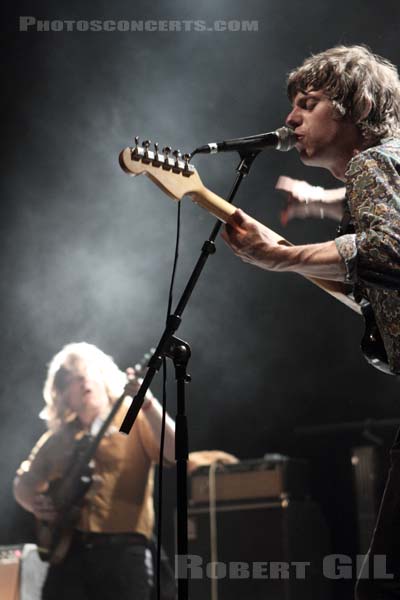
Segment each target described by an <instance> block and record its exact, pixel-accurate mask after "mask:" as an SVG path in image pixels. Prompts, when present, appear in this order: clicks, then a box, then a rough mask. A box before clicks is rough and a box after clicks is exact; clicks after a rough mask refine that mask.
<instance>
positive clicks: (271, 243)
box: [221, 209, 285, 271]
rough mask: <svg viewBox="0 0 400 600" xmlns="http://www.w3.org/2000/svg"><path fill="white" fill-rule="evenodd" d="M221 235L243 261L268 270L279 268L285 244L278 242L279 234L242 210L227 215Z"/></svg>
mask: <svg viewBox="0 0 400 600" xmlns="http://www.w3.org/2000/svg"><path fill="white" fill-rule="evenodd" d="M221 236H222V238H223V239H224V240H225V242H226V243H227V244H228V246H230V247H231V248H232V250H233V251H234V253H235V254H236V255H237V256H239V258H241V259H242V260H243V261H244V262H248V263H251V264H253V265H255V266H257V267H261V268H262V269H267V270H269V271H280V270H281V266H282V265H283V263H284V258H285V246H282V245H280V244H279V243H278V240H279V236H277V234H276V233H274V232H273V231H272V230H271V229H268V227H265V225H262V224H261V223H259V222H258V221H256V220H255V219H253V218H252V217H249V215H247V214H246V213H245V212H243V211H242V210H240V209H237V210H236V211H235V212H234V213H233V215H232V216H231V217H229V219H228V221H227V223H226V226H225V230H224V231H223V232H222V233H221Z"/></svg>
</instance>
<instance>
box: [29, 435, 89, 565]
mask: <svg viewBox="0 0 400 600" xmlns="http://www.w3.org/2000/svg"><path fill="white" fill-rule="evenodd" d="M92 441H93V438H91V437H90V436H85V437H84V438H82V439H81V440H79V441H78V442H77V448H76V449H75V452H74V453H73V456H72V460H71V462H70V464H69V466H68V468H67V469H66V472H67V473H68V475H66V476H65V477H61V478H59V479H56V480H54V481H52V482H51V483H50V485H49V489H48V491H47V494H48V495H49V496H50V498H51V499H52V501H53V504H54V506H55V508H56V510H57V513H58V515H59V516H58V518H57V519H56V521H54V522H49V521H37V524H36V536H37V545H38V554H39V556H40V558H41V559H42V560H43V561H46V562H49V563H50V564H52V565H56V564H58V563H60V562H61V561H62V560H63V559H64V557H65V555H66V553H67V551H68V548H69V547H70V544H71V541H72V535H73V530H74V528H75V525H76V524H77V522H78V520H79V516H80V512H81V507H82V504H83V501H84V498H85V495H86V493H87V492H88V490H89V488H90V486H91V485H92V481H93V477H92V475H93V461H92V460H90V461H89V463H88V462H87V449H88V447H89V445H90V444H91V443H92Z"/></svg>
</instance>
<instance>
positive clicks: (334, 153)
mask: <svg viewBox="0 0 400 600" xmlns="http://www.w3.org/2000/svg"><path fill="white" fill-rule="evenodd" d="M286 124H287V125H288V126H289V127H291V128H292V129H293V130H294V132H295V133H296V135H297V143H296V149H297V150H298V152H299V154H300V159H301V160H302V162H303V163H304V164H306V165H310V166H315V167H323V168H326V169H329V170H330V171H331V172H332V173H333V174H334V175H335V176H338V175H337V172H338V171H343V174H344V171H345V165H346V164H347V162H348V161H349V160H350V159H351V158H352V156H353V155H354V150H355V148H357V147H358V146H359V144H360V140H361V138H360V133H359V131H358V129H357V127H356V125H355V124H354V123H353V122H351V121H350V120H349V119H346V118H342V117H341V116H340V115H338V113H337V111H335V109H334V106H333V104H332V101H331V100H330V99H329V98H328V97H327V96H326V95H325V94H324V92H323V91H321V90H308V91H307V92H298V93H297V94H296V96H295V98H294V100H293V107H292V111H291V112H290V114H289V115H288V116H287V118H286Z"/></svg>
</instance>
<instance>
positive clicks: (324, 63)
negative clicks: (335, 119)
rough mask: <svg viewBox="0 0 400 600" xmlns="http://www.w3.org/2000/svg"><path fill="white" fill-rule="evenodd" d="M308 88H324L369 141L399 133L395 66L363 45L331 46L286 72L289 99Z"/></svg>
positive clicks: (399, 90) (399, 101)
mask: <svg viewBox="0 0 400 600" xmlns="http://www.w3.org/2000/svg"><path fill="white" fill-rule="evenodd" d="M310 90H323V91H324V93H325V94H326V95H327V96H328V97H329V98H330V99H331V100H332V102H333V104H334V107H335V108H336V110H337V112H338V113H339V115H340V116H342V117H344V116H346V117H349V118H350V119H351V120H352V121H353V122H354V123H355V124H356V125H357V126H358V127H359V128H360V130H361V133H362V135H363V136H364V138H365V140H366V141H367V142H368V143H370V144H374V143H378V142H379V141H380V140H381V139H382V138H385V137H392V136H398V135H400V81H399V75H398V72H397V69H396V67H395V66H394V65H393V64H392V63H391V62H390V61H388V60H387V59H385V58H382V57H381V56H378V55H377V54H373V53H372V52H371V50H369V48H367V47H366V46H336V47H335V48H330V49H329V50H325V52H321V53H320V54H315V55H312V56H310V58H307V59H306V60H305V61H304V63H303V64H302V65H301V66H300V67H298V68H297V69H295V70H294V71H292V72H291V73H289V76H288V80H287V94H288V97H289V100H290V101H291V102H292V101H293V99H294V97H295V96H296V94H297V93H298V92H303V93H304V92H306V91H310ZM369 107H370V108H369ZM368 109H369V110H368ZM366 112H367V114H366V116H365V113H366Z"/></svg>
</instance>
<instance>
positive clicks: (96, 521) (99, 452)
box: [14, 342, 237, 600]
mask: <svg viewBox="0 0 400 600" xmlns="http://www.w3.org/2000/svg"><path fill="white" fill-rule="evenodd" d="M141 366H142V365H140V364H139V365H138V366H137V367H136V369H138V368H139V367H141ZM139 383H140V382H139V380H138V379H137V376H136V374H135V371H134V369H131V368H130V369H127V372H126V373H123V372H122V371H120V369H119V368H118V367H117V365H116V364H115V362H114V361H113V360H112V358H111V357H110V356H107V355H106V354H105V353H104V352H102V351H101V350H100V349H99V348H97V347H96V346H94V345H92V344H87V343H85V342H81V343H75V344H68V345H67V346H65V347H64V348H63V349H62V350H61V351H60V352H59V353H58V354H56V355H55V356H54V358H53V359H52V361H51V362H50V365H49V368H48V373H47V379H46V382H45V385H44V399H45V402H46V407H45V409H44V411H42V413H43V414H41V416H43V418H45V419H46V421H47V425H48V429H49V431H48V432H47V433H45V434H44V435H43V436H42V437H41V438H40V439H39V441H38V442H37V444H36V445H35V447H34V448H33V450H32V452H31V454H30V456H29V458H28V460H26V461H24V462H23V463H22V464H21V466H20V468H19V469H18V472H17V476H16V478H15V482H14V494H15V498H16V500H17V502H19V504H21V506H22V507H23V508H25V509H26V510H28V511H29V512H31V513H33V515H34V516H35V517H36V519H37V537H38V550H39V554H40V556H41V558H42V559H43V560H46V561H48V562H49V563H50V568H49V570H48V574H47V578H46V581H45V583H44V586H43V590H42V600H72V599H73V600H115V599H118V600H132V599H133V598H134V599H135V600H149V599H150V597H152V596H151V595H152V593H154V590H155V588H154V583H153V581H154V577H153V575H154V565H153V562H152V553H151V551H150V548H152V547H153V546H152V545H151V544H150V539H151V537H152V534H153V525H154V510H153V471H154V464H155V463H156V462H158V460H159V452H160V433H161V421H162V408H161V405H160V403H159V402H158V400H157V399H156V398H155V397H154V395H153V394H152V393H151V392H150V391H148V392H147V393H146V397H145V402H144V404H143V406H142V410H141V411H140V412H139V415H138V417H137V419H136V421H135V424H134V427H133V428H132V431H131V433H130V434H129V435H128V436H127V435H125V434H123V433H120V431H119V427H120V424H121V422H122V419H123V417H124V416H125V413H126V411H127V408H128V407H129V405H130V400H129V398H128V400H127V403H126V402H125V397H126V396H131V397H134V396H135V395H136V393H137V391H138V388H139ZM215 461H220V462H228V463H232V462H237V459H236V458H235V457H234V456H232V455H231V454H228V453H226V452H223V451H220V450H210V451H199V452H191V453H190V455H189V461H188V470H189V471H192V470H194V469H196V468H197V467H198V466H203V465H210V464H211V463H213V462H215ZM164 463H165V464H166V465H167V466H168V465H172V464H174V463H175V424H174V421H173V420H172V419H171V417H169V416H168V415H166V425H165V441H164ZM164 562H165V561H164ZM168 570H169V569H168V568H167V567H166V568H165V570H164V572H165V574H166V576H165V577H164V578H162V579H161V583H162V588H161V589H162V594H161V597H162V599H163V600H167V599H168V600H172V599H173V598H174V597H175V586H174V581H173V574H172V571H171V573H169V574H167V572H168Z"/></svg>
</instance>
